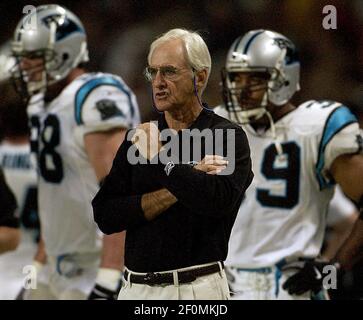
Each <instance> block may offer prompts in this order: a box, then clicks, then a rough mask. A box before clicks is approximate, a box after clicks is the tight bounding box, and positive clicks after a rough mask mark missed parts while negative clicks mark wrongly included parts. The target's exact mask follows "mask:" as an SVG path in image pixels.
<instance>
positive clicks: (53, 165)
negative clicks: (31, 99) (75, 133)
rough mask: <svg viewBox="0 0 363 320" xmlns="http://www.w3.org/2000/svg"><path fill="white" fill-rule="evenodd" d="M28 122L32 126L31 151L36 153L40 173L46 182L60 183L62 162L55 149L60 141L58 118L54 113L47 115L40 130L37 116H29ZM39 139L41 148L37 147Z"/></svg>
mask: <svg viewBox="0 0 363 320" xmlns="http://www.w3.org/2000/svg"><path fill="white" fill-rule="evenodd" d="M30 123H31V127H32V140H31V143H30V146H31V150H32V152H35V153H36V154H37V158H38V163H39V169H40V174H41V176H42V177H43V178H44V180H45V181H47V182H51V183H60V182H61V181H62V179H63V163H62V158H61V156H60V155H59V153H58V152H56V151H55V148H56V147H57V146H58V145H59V143H60V125H59V120H58V118H57V117H56V116H55V115H53V114H51V115H49V116H48V117H47V118H46V119H45V121H44V125H43V129H42V130H41V126H40V121H39V118H38V117H36V116H33V117H31V119H30ZM34 130H35V133H33V132H34ZM39 139H40V140H41V142H42V146H43V148H42V149H40V148H39Z"/></svg>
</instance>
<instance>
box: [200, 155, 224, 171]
mask: <svg viewBox="0 0 363 320" xmlns="http://www.w3.org/2000/svg"><path fill="white" fill-rule="evenodd" d="M227 165H228V161H227V160H224V158H223V157H222V156H219V155H206V156H205V157H204V159H203V160H202V161H200V162H199V163H198V164H197V165H196V166H195V167H194V169H197V170H200V171H203V172H206V173H207V174H213V175H214V174H218V173H220V172H221V171H222V170H224V169H226V168H227Z"/></svg>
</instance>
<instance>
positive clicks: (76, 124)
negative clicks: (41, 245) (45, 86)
mask: <svg viewBox="0 0 363 320" xmlns="http://www.w3.org/2000/svg"><path fill="white" fill-rule="evenodd" d="M28 115H29V118H30V123H31V148H32V151H33V152H34V153H35V154H36V155H37V163H38V170H39V185H38V203H39V215H40V221H41V230H42V236H43V238H44V240H45V245H46V250H47V253H48V254H50V255H52V256H57V255H61V254H68V253H87V252H94V251H97V250H99V249H100V245H101V242H100V240H101V238H100V232H99V230H98V228H97V226H96V224H95V222H94V219H93V211H92V206H91V201H92V199H93V197H94V195H95V194H96V192H97V190H98V188H99V186H98V181H97V178H96V175H95V172H94V169H93V167H92V166H91V163H90V161H89V159H88V156H87V154H86V151H85V146H84V135H85V134H87V133H91V132H100V131H106V130H109V129H111V128H117V127H120V128H132V127H134V126H136V125H137V124H138V123H139V122H140V115H139V110H138V105H137V101H136V97H135V95H134V94H133V93H132V92H131V90H130V89H129V88H128V87H127V85H126V84H125V83H124V82H123V80H122V79H121V78H119V77H117V76H115V75H111V74H105V73H87V74H83V75H82V76H80V77H78V78H76V79H75V80H74V81H72V82H71V83H70V84H69V85H68V86H67V87H65V88H64V89H63V91H62V92H61V93H60V94H59V95H58V96H57V97H56V98H55V99H54V100H52V101H51V102H50V103H48V104H44V101H43V99H42V97H41V96H39V95H37V96H33V98H32V100H31V101H30V103H29V106H28Z"/></svg>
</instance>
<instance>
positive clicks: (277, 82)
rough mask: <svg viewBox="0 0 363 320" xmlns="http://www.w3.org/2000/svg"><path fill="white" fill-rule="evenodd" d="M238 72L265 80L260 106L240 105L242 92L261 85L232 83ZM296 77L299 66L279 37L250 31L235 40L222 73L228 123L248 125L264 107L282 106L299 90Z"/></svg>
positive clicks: (289, 45)
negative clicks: (232, 120)
mask: <svg viewBox="0 0 363 320" xmlns="http://www.w3.org/2000/svg"><path fill="white" fill-rule="evenodd" d="M240 72H248V73H251V74H252V73H253V74H254V75H256V74H257V75H258V74H260V75H261V78H265V79H266V80H265V82H266V81H267V82H266V83H267V85H266V88H265V94H264V97H263V99H262V101H261V103H260V105H258V106H255V107H253V108H251V107H249V108H246V107H245V106H244V105H243V97H244V96H245V95H246V91H253V90H261V85H250V86H241V85H239V84H238V83H237V82H236V81H235V80H234V79H235V77H236V74H237V73H240ZM299 77H300V63H299V61H298V57H297V52H296V49H295V46H294V44H293V43H292V42H291V41H290V40H289V39H288V38H286V37H285V36H283V35H282V34H280V33H277V32H274V31H269V30H252V31H249V32H247V33H246V34H245V35H243V36H241V37H239V38H237V39H236V40H235V41H234V42H233V44H232V46H231V48H230V50H229V52H228V55H227V59H226V65H225V68H224V69H223V70H222V85H223V98H224V102H225V105H226V108H227V110H228V112H229V114H230V116H231V119H234V120H236V121H237V122H238V123H241V124H244V123H249V122H252V121H254V120H257V119H259V118H261V117H262V116H263V115H265V114H266V113H267V110H266V106H267V104H268V103H271V104H273V105H276V106H281V105H284V104H285V103H287V102H288V101H289V100H290V99H291V97H292V96H293V94H294V93H295V92H296V91H298V90H300V85H299ZM268 115H269V114H268ZM269 116H270V115H269Z"/></svg>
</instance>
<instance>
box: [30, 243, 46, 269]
mask: <svg viewBox="0 0 363 320" xmlns="http://www.w3.org/2000/svg"><path fill="white" fill-rule="evenodd" d="M33 260H35V261H37V262H39V263H41V264H45V263H46V261H47V253H46V252H45V244H44V240H43V238H41V239H40V240H39V243H38V248H37V251H36V253H35V256H34V259H33Z"/></svg>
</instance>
